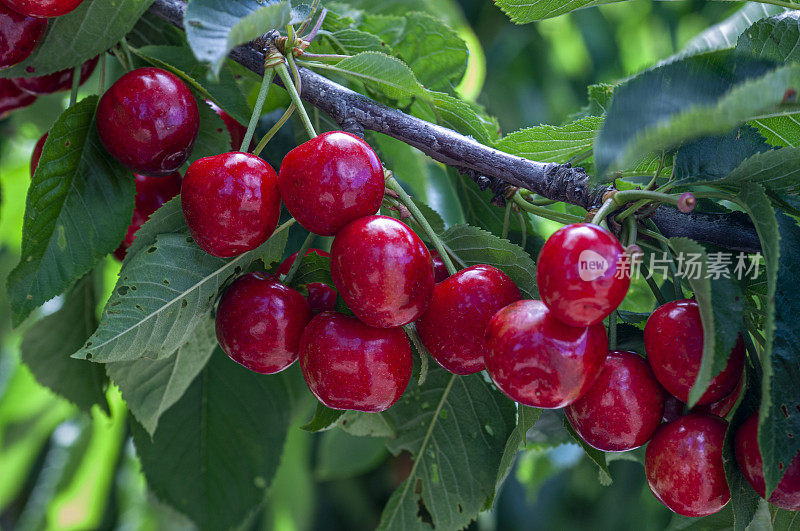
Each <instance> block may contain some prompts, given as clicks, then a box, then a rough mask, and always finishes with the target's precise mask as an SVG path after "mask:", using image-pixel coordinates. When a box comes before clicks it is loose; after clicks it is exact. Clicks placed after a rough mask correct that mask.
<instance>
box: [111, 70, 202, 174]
mask: <svg viewBox="0 0 800 531" xmlns="http://www.w3.org/2000/svg"><path fill="white" fill-rule="evenodd" d="M199 120H200V115H199V112H198V110H197V102H196V101H195V99H194V95H193V94H192V91H191V90H189V87H187V86H186V84H185V83H184V82H183V81H181V80H180V79H179V78H178V77H177V76H175V75H174V74H171V73H170V72H167V71H165V70H161V69H159V68H138V69H136V70H132V71H131V72H128V73H127V74H125V75H124V76H122V77H121V78H119V79H118V80H117V82H116V83H114V84H113V85H111V87H110V88H109V89H108V90H107V91H106V92H105V94H103V97H102V98H100V103H99V104H98V106H97V132H98V133H99V134H100V140H101V142H102V143H103V146H105V148H106V150H108V152H109V153H111V154H112V155H113V156H114V158H116V159H117V160H118V161H120V162H121V163H122V164H124V165H125V166H127V167H128V168H130V169H131V170H133V171H134V172H135V173H141V174H143V175H152V176H163V175H168V174H170V173H172V172H174V171H175V170H177V169H178V168H180V167H181V165H182V164H183V163H184V162H186V160H187V159H188V158H189V155H190V154H191V153H192V149H193V148H194V143H195V140H197V132H198V130H199V127H200V121H199Z"/></svg>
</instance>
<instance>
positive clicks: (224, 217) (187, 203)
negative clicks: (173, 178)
mask: <svg viewBox="0 0 800 531" xmlns="http://www.w3.org/2000/svg"><path fill="white" fill-rule="evenodd" d="M181 205H182V206H183V216H184V217H185V218H186V224H187V225H188V226H189V230H190V231H191V233H192V237H193V238H194V241H195V242H196V243H197V245H199V246H200V248H201V249H203V250H204V251H205V252H207V253H209V254H213V255H214V256H221V257H230V256H236V255H239V254H242V253H244V252H247V251H251V250H253V249H255V248H256V247H258V246H259V245H261V244H262V243H264V242H265V241H267V239H268V238H269V237H270V236H271V235H272V233H273V232H274V231H275V227H276V226H277V225H278V219H279V218H280V214H281V196H280V192H279V191H278V182H277V176H276V175H275V170H273V169H272V166H270V165H269V164H267V163H266V162H264V161H263V160H261V159H260V158H258V157H256V156H255V155H251V154H250V153H237V152H231V153H222V154H220V155H214V156H213V157H205V158H202V159H200V160H196V161H195V162H193V163H192V165H191V166H189V169H188V170H186V175H185V176H184V179H183V186H182V188H181Z"/></svg>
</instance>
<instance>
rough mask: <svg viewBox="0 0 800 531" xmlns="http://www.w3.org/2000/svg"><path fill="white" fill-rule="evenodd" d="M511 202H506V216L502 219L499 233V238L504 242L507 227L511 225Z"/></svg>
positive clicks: (506, 235) (506, 236) (506, 237)
mask: <svg viewBox="0 0 800 531" xmlns="http://www.w3.org/2000/svg"><path fill="white" fill-rule="evenodd" d="M513 204H514V203H512V202H511V201H507V202H506V215H505V218H503V232H502V233H501V235H500V237H501V238H503V239H504V240H507V239H508V226H509V225H510V224H511V205H513Z"/></svg>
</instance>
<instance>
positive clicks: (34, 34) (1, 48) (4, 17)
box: [0, 2, 47, 69]
mask: <svg viewBox="0 0 800 531" xmlns="http://www.w3.org/2000/svg"><path fill="white" fill-rule="evenodd" d="M5 4H9V5H10V4H11V2H5V3H3V2H0V69H2V68H8V67H9V66H14V65H15V64H18V63H21V62H22V61H24V60H25V59H27V58H28V57H29V56H30V55H31V54H32V53H33V50H35V49H36V47H37V46H38V45H39V41H41V40H42V37H44V33H45V31H47V20H45V19H41V18H33V17H29V16H25V15H23V14H21V13H20V12H18V11H15V10H13V9H11V8H10V7H9V5H5Z"/></svg>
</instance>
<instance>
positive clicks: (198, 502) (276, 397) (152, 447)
mask: <svg viewBox="0 0 800 531" xmlns="http://www.w3.org/2000/svg"><path fill="white" fill-rule="evenodd" d="M287 395H288V389H287V386H286V383H285V382H284V379H283V377H282V376H280V375H279V376H272V377H268V378H265V377H264V376H263V375H260V374H256V373H254V372H251V371H248V370H247V369H245V368H244V367H242V366H240V365H237V364H236V363H234V362H233V361H231V360H230V359H228V357H227V356H225V354H223V353H222V352H221V351H220V350H217V351H216V353H215V354H214V355H213V356H212V357H211V361H210V362H209V364H208V366H207V367H206V368H205V369H204V370H203V372H202V373H201V374H200V375H199V376H198V377H197V378H196V379H195V381H194V382H193V383H192V385H191V386H190V387H189V389H188V390H187V391H186V393H185V394H184V395H183V397H182V398H181V399H180V400H179V401H178V402H177V403H176V404H175V405H174V406H172V408H170V409H169V410H168V411H166V413H164V415H163V417H162V421H161V422H160V423H159V424H160V425H159V428H158V429H157V430H156V432H155V436H154V437H152V438H151V437H150V435H149V434H148V433H147V431H145V429H144V428H142V426H141V425H139V424H138V423H135V422H134V423H132V425H131V428H132V432H133V440H134V443H135V444H136V451H137V454H138V455H139V458H140V459H141V462H142V471H143V472H144V475H145V477H146V478H147V484H148V486H149V487H150V489H151V490H152V491H153V492H154V493H155V494H156V496H157V497H158V498H159V499H161V500H162V501H164V502H166V503H168V504H169V505H171V506H173V507H175V508H176V509H178V510H179V511H181V512H182V513H184V514H186V515H187V516H189V517H190V518H191V519H192V520H193V521H194V522H195V523H196V524H197V525H198V526H199V527H201V528H203V529H229V528H231V527H235V526H237V525H239V524H241V523H242V522H244V521H245V520H246V519H247V518H248V517H249V516H250V515H251V514H252V513H254V512H255V510H256V509H258V508H259V506H260V505H261V504H262V502H263V501H264V499H265V496H266V494H267V490H268V488H269V485H270V483H271V482H272V478H273V476H274V475H275V471H276V470H277V468H278V464H279V463H280V457H281V454H282V452H283V445H284V441H285V439H286V432H287V429H288V426H289V413H290V409H291V408H290V406H289V404H288V396H287ZM165 463H168V466H165Z"/></svg>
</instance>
